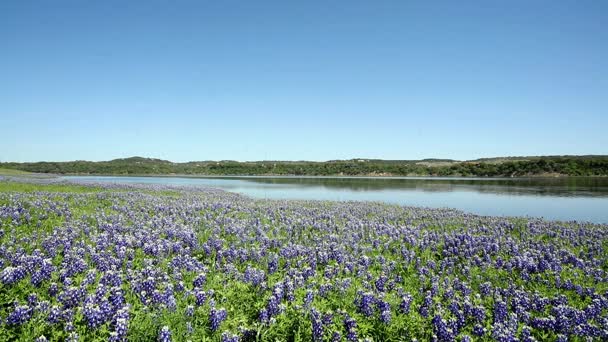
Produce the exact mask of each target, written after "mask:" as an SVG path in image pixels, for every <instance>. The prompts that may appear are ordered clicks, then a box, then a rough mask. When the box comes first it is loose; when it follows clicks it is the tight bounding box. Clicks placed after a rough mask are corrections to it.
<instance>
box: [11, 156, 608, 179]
mask: <svg viewBox="0 0 608 342" xmlns="http://www.w3.org/2000/svg"><path fill="white" fill-rule="evenodd" d="M0 167H1V168H2V169H4V170H12V171H10V172H19V171H15V170H21V171H28V172H35V173H53V174H91V175H174V174H179V175H217V176H222V175H241V176H244V175H247V176H251V175H296V176H382V175H385V176H476V177H521V176H534V175H565V176H606V175H608V157H606V156H549V157H525V158H524V157H520V158H517V159H514V158H503V159H480V160H474V161H464V162H458V161H450V160H447V161H446V160H429V159H427V160H422V161H410V160H401V161H399V160H376V159H353V160H337V161H327V162H310V161H297V162H285V161H259V162H236V161H218V162H215V161H204V162H187V163H172V162H169V161H166V160H160V159H149V158H141V157H133V158H126V159H115V160H111V161H104V162H90V161H72V162H37V163H0ZM0 170H1V169H0ZM0 174H2V173H1V172H0Z"/></svg>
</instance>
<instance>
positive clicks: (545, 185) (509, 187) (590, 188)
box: [211, 177, 608, 197]
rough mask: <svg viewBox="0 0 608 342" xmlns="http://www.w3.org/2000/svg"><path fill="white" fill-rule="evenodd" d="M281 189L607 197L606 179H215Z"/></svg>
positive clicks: (607, 179)
mask: <svg viewBox="0 0 608 342" xmlns="http://www.w3.org/2000/svg"><path fill="white" fill-rule="evenodd" d="M211 179H225V180H241V181H245V182H252V183H258V184H264V185H275V186H277V187H281V188H286V189H287V188H301V187H321V188H327V189H348V190H351V191H378V190H396V189H403V190H416V191H425V192H426V191H428V192H445V191H475V192H483V193H494V194H509V195H539V196H543V195H544V196H566V197H573V196H584V197H589V196H592V197H595V196H600V197H601V196H608V177H606V178H599V177H598V178H591V177H579V178H486V179H484V178H481V179H480V178H355V177H352V178H329V177H214V178H211Z"/></svg>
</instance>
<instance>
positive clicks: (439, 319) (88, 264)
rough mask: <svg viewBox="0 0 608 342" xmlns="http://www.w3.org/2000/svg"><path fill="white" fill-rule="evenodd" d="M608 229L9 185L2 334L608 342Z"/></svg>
mask: <svg viewBox="0 0 608 342" xmlns="http://www.w3.org/2000/svg"><path fill="white" fill-rule="evenodd" d="M36 182H38V183H45V182H46V181H36ZM607 233H608V226H607V225H597V224H591V223H577V222H551V221H543V220H537V219H529V218H500V217H481V216H476V215H472V214H466V213H463V212H460V211H456V210H449V209H425V208H410V207H399V206H392V205H385V204H379V203H364V202H321V201H319V202H316V201H270V200H253V199H249V198H246V197H243V196H240V195H236V194H231V193H227V192H223V191H219V190H212V189H195V188H169V187H159V186H154V187H152V186H125V185H122V186H118V185H111V186H110V185H106V186H101V185H75V184H71V185H70V184H33V183H32V182H30V183H22V182H9V181H0V270H1V274H0V278H1V279H0V319H1V324H0V340H2V341H7V340H23V341H32V340H36V341H45V340H67V341H76V340H78V341H107V340H109V341H126V340H129V341H153V340H159V341H170V340H171V341H186V340H192V341H322V340H324V341H325V340H327V341H360V340H362V341H365V340H369V341H372V340H373V341H409V340H415V339H416V340H418V341H431V340H436V341H471V340H482V341H491V340H497V341H535V340H538V341H553V340H558V341H567V340H568V341H581V340H582V341H586V340H589V339H591V340H606V339H608V310H607V309H608V293H607V290H608V286H607V284H608V274H607V270H608V264H607V261H608V258H607V252H606V248H607V247H608V245H607V241H608V239H607Z"/></svg>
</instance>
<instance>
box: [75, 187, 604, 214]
mask: <svg viewBox="0 0 608 342" xmlns="http://www.w3.org/2000/svg"><path fill="white" fill-rule="evenodd" d="M63 178H64V179H67V180H78V181H86V182H114V183H146V184H167V185H188V186H193V185H195V186H196V185H198V186H208V187H214V188H220V189H224V190H226V191H232V192H238V193H241V194H244V195H247V196H250V197H254V198H267V199H307V200H337V201H350V200H354V201H380V202H386V203H394V204H401V205H407V206H424V207H434V208H442V207H448V208H457V209H461V210H464V211H467V212H472V213H476V214H481V215H493V216H504V215H506V216H531V217H543V218H546V219H555V220H566V221H570V220H577V221H590V222H596V223H608V178H607V177H603V178H600V177H598V178H587V177H580V178H578V177H570V178H436V177H433V178H431V177H395V178H377V177H376V178H372V177H196V178H194V177H114V176H66V177H63Z"/></svg>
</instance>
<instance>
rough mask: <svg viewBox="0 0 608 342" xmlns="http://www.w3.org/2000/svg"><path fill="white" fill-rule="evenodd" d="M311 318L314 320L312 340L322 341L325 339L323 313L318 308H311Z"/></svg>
mask: <svg viewBox="0 0 608 342" xmlns="http://www.w3.org/2000/svg"><path fill="white" fill-rule="evenodd" d="M310 320H311V321H312V340H313V341H322V340H323V322H322V321H321V314H320V313H319V311H317V309H315V308H312V309H311V310H310Z"/></svg>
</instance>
